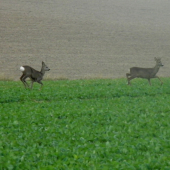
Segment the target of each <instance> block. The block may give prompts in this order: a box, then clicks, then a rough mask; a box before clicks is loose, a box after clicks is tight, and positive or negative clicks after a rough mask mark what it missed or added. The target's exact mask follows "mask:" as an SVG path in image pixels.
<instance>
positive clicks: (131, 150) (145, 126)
mask: <svg viewBox="0 0 170 170" xmlns="http://www.w3.org/2000/svg"><path fill="white" fill-rule="evenodd" d="M163 81H164V85H163V86H160V84H159V81H158V80H152V84H153V85H152V86H149V85H148V82H147V81H146V80H140V79H137V80H134V81H133V82H132V86H127V85H126V80H125V79H120V80H119V79H118V80H74V81H68V80H64V81H44V87H43V90H42V91H39V90H38V89H39V85H38V84H35V85H34V89H33V90H32V91H30V90H25V89H24V87H23V85H22V83H21V82H13V81H0V169H11V170H13V169H17V170H19V169H21V170H23V169H24V170H27V169H28V170H30V169H31V170H34V169H40V170H42V169H47V170H53V169H56V170H66V169H68V170H80V169H82V170H86V169H88V170H95V169H96V170H100V169H101V170H103V169H104V170H105V169H106V170H109V169H110V170H113V169H114V170H115V169H116V170H120V169H123V170H128V169H129V170H133V169H134V170H136V169H138V170H149V169H162V170H164V169H170V123H169V121H170V86H169V84H170V80H169V78H164V79H163Z"/></svg>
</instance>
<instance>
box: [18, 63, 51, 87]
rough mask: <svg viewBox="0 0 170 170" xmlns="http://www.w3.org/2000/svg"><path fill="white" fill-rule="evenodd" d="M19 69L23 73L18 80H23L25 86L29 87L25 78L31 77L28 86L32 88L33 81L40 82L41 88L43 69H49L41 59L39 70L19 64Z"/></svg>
mask: <svg viewBox="0 0 170 170" xmlns="http://www.w3.org/2000/svg"><path fill="white" fill-rule="evenodd" d="M20 70H21V71H22V73H23V74H22V76H21V77H20V80H21V81H22V82H23V84H24V86H25V88H27V87H29V85H28V83H27V82H26V81H25V80H26V78H28V77H29V78H30V79H31V87H30V88H31V89H32V87H33V83H34V82H37V83H39V84H41V88H42V86H43V83H42V82H41V80H42V79H43V76H44V74H45V71H49V70H50V69H49V68H48V67H47V66H46V65H45V63H44V62H43V61H42V68H41V71H37V70H35V69H34V68H32V67H30V66H21V67H20ZM41 88H40V90H41Z"/></svg>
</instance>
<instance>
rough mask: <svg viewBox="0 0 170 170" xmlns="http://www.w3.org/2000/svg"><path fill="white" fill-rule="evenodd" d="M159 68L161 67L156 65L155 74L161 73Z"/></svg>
mask: <svg viewBox="0 0 170 170" xmlns="http://www.w3.org/2000/svg"><path fill="white" fill-rule="evenodd" d="M159 68H160V66H159V65H157V64H156V65H155V67H154V68H153V70H154V73H155V74H156V73H157V72H158V71H159Z"/></svg>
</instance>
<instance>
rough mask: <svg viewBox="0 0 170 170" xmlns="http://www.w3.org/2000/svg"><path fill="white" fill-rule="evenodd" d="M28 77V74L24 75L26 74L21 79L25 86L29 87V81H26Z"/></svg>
mask: <svg viewBox="0 0 170 170" xmlns="http://www.w3.org/2000/svg"><path fill="white" fill-rule="evenodd" d="M26 78H27V76H26V75H24V74H23V75H22V76H21V77H20V80H21V81H22V83H23V84H24V86H25V88H27V87H29V86H28V83H27V82H26V81H25V79H26Z"/></svg>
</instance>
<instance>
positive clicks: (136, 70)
mask: <svg viewBox="0 0 170 170" xmlns="http://www.w3.org/2000/svg"><path fill="white" fill-rule="evenodd" d="M155 61H156V65H155V67H153V68H140V67H132V68H130V73H126V77H127V81H128V85H131V83H130V80H132V79H134V78H144V79H148V82H149V84H150V85H151V82H150V79H151V78H158V79H159V80H160V82H161V85H162V84H163V82H162V81H161V79H160V78H159V77H158V76H156V73H157V72H158V71H159V68H160V67H161V66H163V64H162V62H161V59H160V58H156V57H155Z"/></svg>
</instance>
